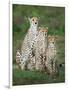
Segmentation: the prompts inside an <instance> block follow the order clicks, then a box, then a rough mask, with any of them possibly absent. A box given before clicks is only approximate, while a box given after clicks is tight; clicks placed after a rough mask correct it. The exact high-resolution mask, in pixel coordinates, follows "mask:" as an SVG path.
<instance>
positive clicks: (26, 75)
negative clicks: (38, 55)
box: [13, 67, 65, 85]
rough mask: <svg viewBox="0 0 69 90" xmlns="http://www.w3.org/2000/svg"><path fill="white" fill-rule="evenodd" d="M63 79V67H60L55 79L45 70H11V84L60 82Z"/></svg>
mask: <svg viewBox="0 0 69 90" xmlns="http://www.w3.org/2000/svg"><path fill="white" fill-rule="evenodd" d="M64 81H65V73H64V67H62V68H60V70H59V75H58V76H56V78H55V79H53V78H51V77H50V75H48V74H47V73H46V72H39V71H21V70H18V69H16V70H15V69H14V70H13V85H30V84H46V83H61V82H64Z"/></svg>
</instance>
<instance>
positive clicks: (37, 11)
mask: <svg viewBox="0 0 69 90" xmlns="http://www.w3.org/2000/svg"><path fill="white" fill-rule="evenodd" d="M12 16H13V63H14V64H15V55H16V50H17V49H21V45H22V42H23V39H24V37H25V35H26V33H27V30H28V29H29V26H30V24H29V21H28V17H33V16H36V17H38V18H39V19H40V20H39V26H44V27H46V26H47V27H48V34H50V35H58V41H57V45H58V61H59V63H65V8H64V7H51V6H33V5H18V4H13V15H12ZM63 71H64V70H63ZM13 76H14V81H15V82H16V80H15V78H16V77H17V76H16V74H15V70H14V75H13ZM63 79H64V76H63ZM60 81H61V80H60Z"/></svg>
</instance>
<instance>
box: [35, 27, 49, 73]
mask: <svg viewBox="0 0 69 90" xmlns="http://www.w3.org/2000/svg"><path fill="white" fill-rule="evenodd" d="M47 33H48V27H46V28H44V27H40V28H39V31H38V36H37V42H36V55H35V57H36V70H40V71H43V70H44V61H45V59H46V49H47Z"/></svg>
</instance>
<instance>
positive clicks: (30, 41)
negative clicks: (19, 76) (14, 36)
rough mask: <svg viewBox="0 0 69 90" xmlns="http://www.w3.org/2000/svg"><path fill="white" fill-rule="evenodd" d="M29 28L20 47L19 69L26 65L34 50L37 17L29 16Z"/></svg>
mask: <svg viewBox="0 0 69 90" xmlns="http://www.w3.org/2000/svg"><path fill="white" fill-rule="evenodd" d="M29 22H30V28H29V30H28V32H27V34H26V36H25V38H24V40H23V43H22V48H21V53H22V56H21V65H20V66H21V69H22V70H24V69H25V66H26V65H27V63H28V61H29V58H30V54H31V53H32V51H33V50H34V43H35V42H36V37H37V33H38V18H37V17H32V18H29Z"/></svg>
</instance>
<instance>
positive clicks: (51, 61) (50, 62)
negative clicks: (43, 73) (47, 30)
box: [45, 35, 57, 75]
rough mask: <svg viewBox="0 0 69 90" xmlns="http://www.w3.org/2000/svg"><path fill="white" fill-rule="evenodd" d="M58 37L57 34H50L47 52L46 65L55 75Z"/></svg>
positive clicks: (51, 73)
mask: <svg viewBox="0 0 69 90" xmlns="http://www.w3.org/2000/svg"><path fill="white" fill-rule="evenodd" d="M56 39H57V37H56V36H50V35H49V36H48V48H47V52H46V61H45V66H46V68H47V70H48V72H49V73H50V75H54V74H56V72H57V49H56Z"/></svg>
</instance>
